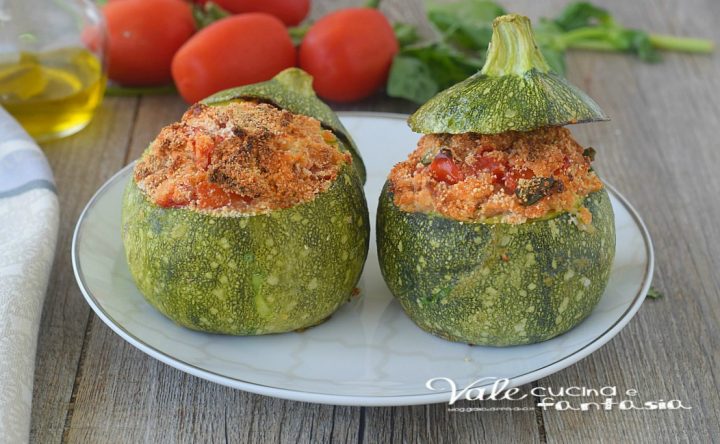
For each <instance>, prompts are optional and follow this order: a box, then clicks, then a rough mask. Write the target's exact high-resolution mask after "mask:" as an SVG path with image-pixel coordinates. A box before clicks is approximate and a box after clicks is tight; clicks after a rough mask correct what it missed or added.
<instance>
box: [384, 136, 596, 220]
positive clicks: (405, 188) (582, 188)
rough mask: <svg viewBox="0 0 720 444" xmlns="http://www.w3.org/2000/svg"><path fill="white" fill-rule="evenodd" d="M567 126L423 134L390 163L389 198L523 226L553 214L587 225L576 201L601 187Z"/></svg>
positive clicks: (402, 204)
mask: <svg viewBox="0 0 720 444" xmlns="http://www.w3.org/2000/svg"><path fill="white" fill-rule="evenodd" d="M592 155H594V150H588V151H586V150H585V149H584V148H583V147H582V146H581V145H580V144H578V143H577V142H576V141H575V140H574V139H573V137H572V134H571V133H570V131H569V130H568V129H567V128H563V127H547V128H541V129H538V130H534V131H529V132H517V131H509V132H506V133H501V134H495V135H481V134H474V133H467V134H428V135H425V136H423V137H422V138H421V139H420V141H419V142H418V146H417V149H416V150H415V151H414V152H413V153H412V154H411V155H410V156H409V158H408V159H407V160H405V161H403V162H401V163H399V164H397V165H395V167H394V168H393V170H392V172H391V173H390V176H389V180H390V183H391V187H392V191H393V193H394V202H395V205H397V206H398V207H399V208H400V209H402V210H403V211H407V212H424V213H431V212H435V213H440V214H442V215H444V216H446V217H449V218H451V219H456V220H461V221H486V220H492V221H500V222H505V223H511V224H519V223H524V222H526V221H528V220H531V219H537V218H542V217H545V216H547V215H550V214H554V213H557V212H563V211H569V212H572V213H573V214H576V215H577V217H578V219H579V220H580V222H582V223H583V224H590V223H591V222H592V214H591V213H590V211H588V210H587V209H586V208H583V207H582V206H581V202H582V200H583V198H585V197H586V196H587V195H588V194H590V193H592V192H595V191H598V190H600V189H602V188H603V184H602V182H601V181H600V178H598V176H597V175H596V174H595V173H594V172H593V171H592V170H591V169H590V162H591V160H592V159H591V157H592Z"/></svg>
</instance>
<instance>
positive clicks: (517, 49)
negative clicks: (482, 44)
mask: <svg viewBox="0 0 720 444" xmlns="http://www.w3.org/2000/svg"><path fill="white" fill-rule="evenodd" d="M532 69H535V70H537V71H540V72H548V71H549V70H550V67H549V66H548V64H547V62H546V61H545V58H544V57H543V55H542V53H541V52H540V49H538V46H537V43H536V41H535V36H534V34H533V30H532V27H531V26H530V20H529V19H528V18H527V17H524V16H522V15H517V14H508V15H503V16H500V17H498V18H496V19H495V20H494V21H493V33H492V39H491V40H490V46H488V52H487V59H486V61H485V65H484V66H483V68H482V70H481V71H480V73H481V74H485V75H488V76H491V77H500V76H503V75H507V74H515V75H523V74H525V73H526V72H528V71H530V70H532Z"/></svg>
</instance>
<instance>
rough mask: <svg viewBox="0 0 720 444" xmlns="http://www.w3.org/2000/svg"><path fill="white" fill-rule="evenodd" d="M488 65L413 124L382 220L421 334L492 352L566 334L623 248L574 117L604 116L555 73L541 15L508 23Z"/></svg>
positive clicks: (498, 32)
mask: <svg viewBox="0 0 720 444" xmlns="http://www.w3.org/2000/svg"><path fill="white" fill-rule="evenodd" d="M493 28H494V32H493V38H492V43H491V46H490V48H489V49H488V59H487V62H486V65H485V67H484V68H483V70H482V71H481V72H480V73H478V74H477V75H475V76H473V77H471V78H469V79H468V80H466V81H464V82H462V83H460V84H458V85H455V86H454V87H451V88H450V89H448V90H446V91H444V92H441V93H440V94H438V95H437V96H435V97H434V98H433V99H431V100H430V101H429V102H428V103H427V104H425V105H423V106H422V107H421V108H420V109H419V110H418V111H417V112H416V113H415V114H414V115H413V116H411V117H410V119H409V122H410V125H411V127H412V128H413V129H414V130H416V131H418V132H422V133H425V135H424V136H423V137H422V138H421V139H420V141H419V143H418V147H417V149H416V150H415V151H414V152H413V153H412V154H411V155H410V156H409V158H408V159H407V160H406V161H404V162H401V163H400V164H398V165H396V166H395V167H394V168H393V170H392V172H391V173H390V175H389V177H388V181H387V182H386V185H385V187H384V189H383V191H382V194H381V197H380V203H379V208H378V216H377V244H378V255H379V261H380V268H381V271H382V273H383V276H384V278H385V281H386V282H387V284H388V286H389V288H390V290H391V291H392V293H393V294H394V295H395V296H396V297H397V299H398V300H399V301H400V303H401V305H402V307H403V309H404V310H405V312H406V313H407V314H408V315H409V317H410V318H411V319H412V320H413V321H414V322H415V323H416V324H417V325H418V326H420V327H421V328H422V329H424V330H426V331H428V332H430V333H433V334H436V335H438V336H441V337H443V338H446V339H449V340H453V341H461V342H467V343H471V344H482V345H492V346H506V345H516V344H529V343H535V342H540V341H544V340H547V339H550V338H552V337H554V336H557V335H559V334H561V333H563V332H565V331H567V330H569V329H571V328H572V327H574V326H575V325H577V324H578V323H579V322H580V321H582V320H583V319H584V318H585V317H587V316H588V315H589V314H590V312H591V311H592V309H593V308H594V307H595V305H596V304H597V302H598V301H599V299H600V296H601V295H602V293H603V291H604V289H605V286H606V284H607V281H608V278H609V274H610V269H611V266H612V261H613V258H614V253H615V225H614V215H613V211H612V207H611V205H610V200H609V197H608V194H607V191H606V190H605V188H604V186H603V184H602V182H601V180H600V179H599V178H598V176H597V175H596V174H595V172H594V171H593V170H592V168H591V161H592V160H593V157H594V150H593V149H592V148H587V149H585V148H583V147H582V146H580V144H578V143H577V142H576V141H575V140H574V139H573V137H572V135H571V133H570V131H569V130H568V129H566V128H563V127H562V125H565V124H568V123H574V122H580V121H594V120H606V118H605V116H604V114H602V111H600V109H599V108H598V106H597V105H596V104H595V103H594V102H593V101H592V100H591V99H590V98H588V97H587V96H586V95H585V94H583V93H582V92H580V91H579V90H577V89H576V88H575V87H573V86H571V85H569V84H568V83H567V82H566V81H565V80H564V79H562V78H561V77H559V76H557V75H555V74H553V73H551V72H549V70H548V67H547V64H546V63H545V61H544V59H543V58H542V55H541V54H540V52H539V51H538V49H537V47H536V45H535V43H534V38H533V36H532V31H531V28H530V24H529V20H528V19H527V18H525V17H521V16H517V15H509V16H503V17H500V18H498V19H496V21H495V23H494V26H493Z"/></svg>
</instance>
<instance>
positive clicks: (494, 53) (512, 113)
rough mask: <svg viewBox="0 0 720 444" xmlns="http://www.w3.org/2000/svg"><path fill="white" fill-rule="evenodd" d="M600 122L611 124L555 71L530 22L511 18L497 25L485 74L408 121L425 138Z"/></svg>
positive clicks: (498, 20)
mask: <svg viewBox="0 0 720 444" xmlns="http://www.w3.org/2000/svg"><path fill="white" fill-rule="evenodd" d="M599 120H607V117H606V116H605V114H604V113H603V112H602V110H601V109H600V107H599V106H598V105H597V104H596V103H595V102H594V101H593V100H592V99H591V98H590V97H588V96H587V95H586V94H585V93H583V92H582V91H580V90H579V89H577V88H575V87H574V86H572V85H570V84H569V83H568V82H567V81H566V80H565V79H564V78H563V77H561V76H559V75H557V74H555V73H553V72H551V71H550V68H549V66H548V64H547V62H546V61H545V59H544V58H543V55H542V53H541V52H540V51H539V50H538V48H537V45H536V44H535V40H534V38H533V32H532V28H531V27H530V20H528V19H527V17H523V16H519V15H515V14H510V15H504V16H501V17H498V18H496V19H495V21H494V22H493V36H492V41H491V44H490V47H489V49H488V54H487V59H486V61H485V65H484V66H483V68H482V70H481V71H480V72H479V73H477V74H475V75H473V76H471V77H470V78H468V79H466V80H464V81H463V82H460V83H458V84H456V85H454V86H452V87H450V88H448V89H446V90H445V91H443V92H441V93H439V94H437V95H436V96H435V97H433V98H432V99H430V100H429V101H428V102H427V103H425V104H424V105H423V106H421V107H420V109H418V110H417V111H416V112H415V114H413V115H411V116H410V118H409V119H408V123H409V124H410V127H411V128H412V130H413V131H416V132H420V133H425V134H428V133H452V134H460V133H469V132H474V133H481V134H497V133H502V132H505V131H510V130H515V131H529V130H533V129H537V128H541V127H546V126H553V125H566V124H568V123H577V122H593V121H599Z"/></svg>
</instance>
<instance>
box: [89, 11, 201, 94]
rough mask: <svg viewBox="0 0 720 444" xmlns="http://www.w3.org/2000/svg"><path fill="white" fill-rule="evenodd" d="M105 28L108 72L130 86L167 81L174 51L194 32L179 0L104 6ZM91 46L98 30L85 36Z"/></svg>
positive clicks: (192, 23)
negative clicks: (106, 31)
mask: <svg viewBox="0 0 720 444" xmlns="http://www.w3.org/2000/svg"><path fill="white" fill-rule="evenodd" d="M103 13H104V15H105V21H106V23H107V29H108V46H107V49H108V76H109V77H110V79H112V80H114V81H116V82H118V83H120V84H122V85H129V86H146V85H162V84H167V83H170V81H171V80H172V75H171V73H170V64H171V62H172V59H173V55H174V54H175V52H176V51H177V50H178V48H180V47H181V46H182V44H183V43H185V42H186V41H187V39H189V38H190V36H191V35H192V34H193V33H194V32H195V22H194V21H193V17H192V13H191V12H190V6H189V5H188V4H187V3H185V2H183V1H182V0H153V1H147V0H124V1H114V2H111V3H108V4H107V5H105V7H103ZM88 39H89V40H90V42H89V43H90V45H91V47H92V46H93V44H97V43H96V42H93V40H95V39H97V32H95V35H94V36H93V35H92V32H91V33H90V35H89V36H88Z"/></svg>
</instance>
